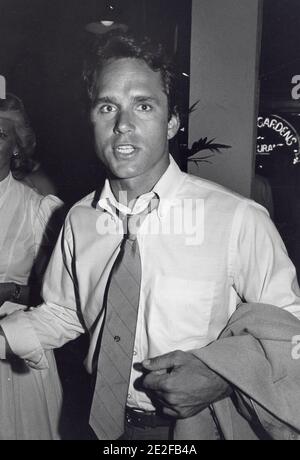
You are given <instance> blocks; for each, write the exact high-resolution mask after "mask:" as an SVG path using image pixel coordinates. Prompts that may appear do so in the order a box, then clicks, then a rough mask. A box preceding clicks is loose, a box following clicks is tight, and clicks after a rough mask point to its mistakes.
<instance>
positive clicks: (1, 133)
mask: <svg viewBox="0 0 300 460" xmlns="http://www.w3.org/2000/svg"><path fill="white" fill-rule="evenodd" d="M7 137H8V134H7V133H6V132H5V131H2V129H0V139H6V138H7Z"/></svg>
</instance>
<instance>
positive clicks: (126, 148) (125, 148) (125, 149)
mask: <svg viewBox="0 0 300 460" xmlns="http://www.w3.org/2000/svg"><path fill="white" fill-rule="evenodd" d="M135 150H136V147H134V145H132V144H121V145H117V146H116V147H115V151H116V152H117V153H121V154H123V155H130V154H131V153H133V152H134V151H135Z"/></svg>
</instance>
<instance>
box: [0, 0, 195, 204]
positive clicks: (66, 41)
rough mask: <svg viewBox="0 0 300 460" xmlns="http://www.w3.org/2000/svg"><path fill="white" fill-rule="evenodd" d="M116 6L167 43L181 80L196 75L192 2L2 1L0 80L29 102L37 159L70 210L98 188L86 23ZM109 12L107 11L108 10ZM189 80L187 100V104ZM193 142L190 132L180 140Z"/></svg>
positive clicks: (120, 17) (136, 27) (126, 19)
mask: <svg viewBox="0 0 300 460" xmlns="http://www.w3.org/2000/svg"><path fill="white" fill-rule="evenodd" d="M107 4H110V5H112V6H113V7H114V12H113V14H114V16H115V18H116V20H117V22H121V23H124V24H127V25H128V26H129V28H130V29H132V30H133V31H135V32H137V33H140V34H148V35H151V36H153V37H155V39H156V40H158V41H161V42H162V43H164V44H165V46H166V47H167V49H168V50H169V52H171V53H173V54H174V55H175V58H176V61H177V65H178V68H179V71H180V73H181V74H182V72H186V73H188V72H189V59H190V22H191V0H176V1H174V0H164V1H163V2H162V1H161V0H151V1H149V0H119V1H116V0H114V1H110V2H106V1H101V0H0V43H1V46H0V74H1V75H4V76H5V78H6V79H7V91H9V92H13V93H15V94H16V95H18V96H19V97H21V99H23V101H24V104H25V107H26V109H27V111H28V112H29V116H30V119H31V121H32V125H33V127H34V129H35V131H36V134H37V138H38V145H37V152H36V153H37V156H38V158H39V159H40V160H41V162H42V165H43V168H44V170H45V171H46V173H47V174H48V175H49V177H50V178H51V179H52V180H53V181H54V182H55V184H56V185H57V186H58V190H59V195H60V196H61V197H62V198H63V199H64V200H65V201H66V202H67V203H68V204H71V203H73V202H74V201H76V200H78V199H79V198H81V197H82V196H84V195H85V194H87V193H88V192H90V191H91V190H93V189H94V188H95V187H97V186H99V185H100V184H101V182H102V180H103V177H104V171H103V168H102V166H101V165H99V163H98V162H97V160H96V159H95V156H94V150H93V144H92V136H91V135H90V134H91V133H90V132H89V130H90V127H89V125H88V123H87V119H88V115H87V111H86V109H87V106H86V97H85V91H84V88H83V85H82V81H81V70H82V61H83V56H84V51H85V49H86V47H87V46H88V44H89V41H90V39H91V37H92V34H90V33H88V32H86V31H85V30H84V26H85V25H86V24H87V23H90V22H95V21H98V20H99V19H100V18H103V15H104V10H105V6H106V5H107ZM103 9H104V10H103ZM188 92H189V84H188V78H184V77H182V82H181V93H182V99H183V102H184V104H185V106H186V107H187V105H188ZM180 136H181V138H180V142H181V143H187V138H186V136H187V126H186V129H185V132H184V133H183V132H181V134H180Z"/></svg>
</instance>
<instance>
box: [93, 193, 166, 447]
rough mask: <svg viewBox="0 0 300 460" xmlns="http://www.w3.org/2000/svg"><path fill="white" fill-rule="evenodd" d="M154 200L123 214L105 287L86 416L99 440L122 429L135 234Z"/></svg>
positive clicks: (135, 299)
mask: <svg viewBox="0 0 300 460" xmlns="http://www.w3.org/2000/svg"><path fill="white" fill-rule="evenodd" d="M157 203H158V202H157V200H152V201H151V202H150V203H149V205H148V207H147V208H146V209H145V210H144V211H143V212H142V213H140V214H135V215H130V216H128V217H127V218H126V217H125V220H126V221H127V225H126V224H125V222H124V227H127V231H126V230H125V234H124V238H123V240H122V243H121V247H120V253H119V254H118V257H117V259H116V261H115V263H114V266H113V268H112V270H111V274H110V279H109V281H108V285H107V286H108V287H107V289H106V299H105V303H106V316H105V320H104V325H103V329H102V331H103V332H102V338H101V344H100V351H99V356H98V365H97V376H96V384H95V390H94V396H93V401H92V408H91V415H90V425H91V426H92V428H93V430H94V431H95V433H96V435H97V437H98V438H99V439H103V440H105V439H109V440H113V439H118V438H119V437H120V436H121V435H122V434H123V432H124V419H125V406H126V401H127V395H128V385H129V380H130V374H131V368H132V356H133V348H134V340H135V330H136V323H137V315H138V306H139V297H140V285H141V259H140V251H139V245H138V240H137V236H136V234H137V231H138V229H139V227H140V225H141V224H142V221H143V220H144V218H145V217H146V215H147V214H148V213H149V212H151V211H152V210H153V209H154V208H155V207H156V206H157Z"/></svg>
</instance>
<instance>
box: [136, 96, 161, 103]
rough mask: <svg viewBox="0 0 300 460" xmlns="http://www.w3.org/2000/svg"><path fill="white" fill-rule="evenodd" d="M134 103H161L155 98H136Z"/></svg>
mask: <svg viewBox="0 0 300 460" xmlns="http://www.w3.org/2000/svg"><path fill="white" fill-rule="evenodd" d="M133 99H134V101H136V102H159V100H158V98H157V97H154V96H143V95H140V96H134V98H133Z"/></svg>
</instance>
